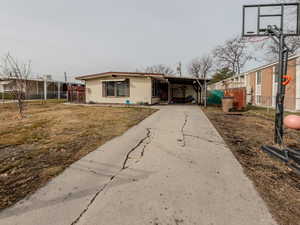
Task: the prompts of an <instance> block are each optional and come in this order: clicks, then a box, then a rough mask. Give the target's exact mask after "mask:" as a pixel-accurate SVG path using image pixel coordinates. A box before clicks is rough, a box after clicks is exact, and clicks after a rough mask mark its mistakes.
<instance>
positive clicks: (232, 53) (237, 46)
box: [213, 37, 253, 74]
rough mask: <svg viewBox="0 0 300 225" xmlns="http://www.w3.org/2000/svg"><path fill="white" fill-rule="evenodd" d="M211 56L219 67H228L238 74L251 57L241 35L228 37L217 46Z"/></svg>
mask: <svg viewBox="0 0 300 225" xmlns="http://www.w3.org/2000/svg"><path fill="white" fill-rule="evenodd" d="M213 56H214V57H215V58H216V63H217V64H218V67H219V68H229V69H230V70H231V71H233V72H234V73H235V74H239V73H240V72H241V69H242V68H243V67H244V66H245V64H246V63H247V62H248V61H249V60H251V59H253V57H252V56H251V54H250V53H249V52H248V49H247V45H246V43H245V41H244V40H243V39H242V38H241V37H235V38H232V39H229V40H227V41H226V42H225V43H224V45H219V46H217V47H216V48H215V49H214V51H213Z"/></svg>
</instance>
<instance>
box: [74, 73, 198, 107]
mask: <svg viewBox="0 0 300 225" xmlns="http://www.w3.org/2000/svg"><path fill="white" fill-rule="evenodd" d="M76 79H78V80H82V81H84V82H85V87H86V102H87V103H92V102H93V103H109V104H112V103H115V104H157V103H200V102H201V97H202V95H201V92H202V90H203V88H201V87H203V84H204V80H203V79H196V78H192V77H177V76H170V75H164V74H160V73H141V72H105V73H99V74H92V75H84V76H79V77H76Z"/></svg>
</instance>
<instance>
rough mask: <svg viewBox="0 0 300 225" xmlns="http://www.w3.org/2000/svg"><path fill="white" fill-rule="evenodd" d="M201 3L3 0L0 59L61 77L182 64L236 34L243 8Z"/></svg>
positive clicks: (236, 2)
mask: <svg viewBox="0 0 300 225" xmlns="http://www.w3.org/2000/svg"><path fill="white" fill-rule="evenodd" d="M249 2H251V3H257V2H261V1H241V0H230V1H201V0H186V1H183V0H181V1H179V0H151V1H149V0H85V1H83V0H51V1H41V0H26V1H11V0H2V1H1V7H0V27H1V34H0V55H4V54H5V53H7V52H10V53H11V54H12V55H13V56H15V57H17V58H18V59H19V60H31V61H32V68H33V72H34V73H39V74H52V75H53V76H54V78H55V79H59V80H62V79H63V73H64V71H66V72H67V73H68V75H69V77H74V76H76V75H80V74H90V73H97V72H104V71H108V70H114V71H117V70H120V71H134V70H135V69H136V68H143V67H146V66H149V65H153V64H167V65H170V66H172V67H173V68H174V69H175V67H176V63H177V62H179V61H182V63H183V67H184V69H185V67H186V64H187V63H188V62H189V61H190V60H191V59H193V58H195V57H198V56H201V55H202V54H204V53H209V52H210V51H211V50H212V49H213V48H214V47H215V46H216V45H219V44H222V43H223V41H224V40H226V39H228V38H231V37H234V36H235V35H238V34H240V33H241V26H242V22H241V18H242V15H241V12H242V11H241V9H242V5H243V4H247V3H249Z"/></svg>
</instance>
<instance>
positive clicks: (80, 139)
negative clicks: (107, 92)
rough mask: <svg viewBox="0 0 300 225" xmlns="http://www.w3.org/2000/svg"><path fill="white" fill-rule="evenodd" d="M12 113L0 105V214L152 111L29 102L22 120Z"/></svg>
mask: <svg viewBox="0 0 300 225" xmlns="http://www.w3.org/2000/svg"><path fill="white" fill-rule="evenodd" d="M16 111H17V109H16V106H15V104H2V105H1V104H0V210H1V209H4V208H6V207H8V206H11V205H13V204H14V203H15V202H17V201H18V200H20V199H22V198H24V197H25V196H26V195H28V194H31V193H33V192H34V191H36V190H37V189H38V188H39V187H41V186H43V185H45V184H46V183H47V182H48V181H49V180H50V179H51V178H52V177H54V176H56V175H58V174H59V173H61V172H62V171H63V170H64V169H65V168H66V167H68V166H69V165H70V164H72V163H73V162H74V161H76V160H78V159H80V158H82V157H83V156H85V155H86V154H88V153H89V152H91V151H93V150H95V149H96V148H97V147H98V146H100V145H102V144H103V143H105V142H106V141H108V140H110V139H112V138H113V137H116V136H119V135H121V134H123V133H124V132H125V131H126V130H127V129H128V128H130V127H132V126H134V125H136V124H137V123H139V122H140V121H142V120H143V119H145V118H146V117H148V116H149V115H151V114H152V113H153V112H155V110H154V109H150V108H127V107H122V108H121V107H120V108H115V107H96V106H95V107H86V106H71V105H64V104H59V103H57V102H47V103H45V104H41V103H40V102H31V103H29V104H28V105H27V109H26V111H25V118H24V119H23V120H19V119H18V115H17V114H16Z"/></svg>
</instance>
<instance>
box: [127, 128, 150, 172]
mask: <svg viewBox="0 0 300 225" xmlns="http://www.w3.org/2000/svg"><path fill="white" fill-rule="evenodd" d="M146 130H147V134H146V136H145V137H144V138H142V139H141V140H140V141H139V142H138V143H137V144H136V145H135V146H134V147H133V148H132V149H131V150H130V151H129V152H128V153H127V155H126V158H125V160H124V162H123V166H122V169H123V170H124V169H126V168H127V167H126V164H127V162H128V160H129V158H130V155H131V153H133V152H134V151H135V150H136V149H137V148H138V147H140V146H141V145H142V144H143V143H144V142H145V141H146V140H147V139H148V138H150V136H151V128H146ZM148 144H150V142H148V143H146V144H145V145H144V147H143V149H142V152H141V157H142V156H144V151H145V148H146V146H147V145H148Z"/></svg>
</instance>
